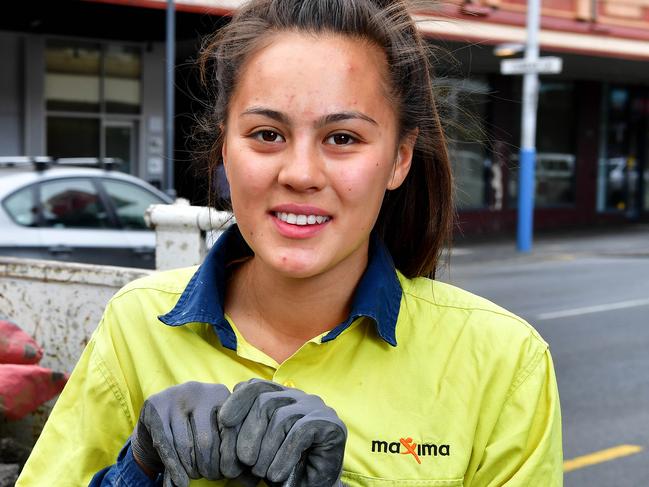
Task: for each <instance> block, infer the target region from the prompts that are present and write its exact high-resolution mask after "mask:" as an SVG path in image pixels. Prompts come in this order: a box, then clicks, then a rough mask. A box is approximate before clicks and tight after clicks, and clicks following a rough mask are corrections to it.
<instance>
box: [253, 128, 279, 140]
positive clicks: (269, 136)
mask: <svg viewBox="0 0 649 487" xmlns="http://www.w3.org/2000/svg"><path fill="white" fill-rule="evenodd" d="M252 137H253V138H254V139H257V140H260V141H263V142H284V137H282V136H281V135H280V134H279V133H277V132H274V131H272V130H260V131H259V132H255V133H254V134H252Z"/></svg>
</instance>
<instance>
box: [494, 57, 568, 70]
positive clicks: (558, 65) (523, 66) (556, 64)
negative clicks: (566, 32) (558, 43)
mask: <svg viewBox="0 0 649 487" xmlns="http://www.w3.org/2000/svg"><path fill="white" fill-rule="evenodd" d="M562 68H563V59H561V58H560V57H555V56H546V57H540V58H538V59H537V60H535V61H530V60H528V59H525V58H523V59H503V60H502V61H501V62H500V72H501V74H533V73H538V74H557V73H560V72H561V69H562Z"/></svg>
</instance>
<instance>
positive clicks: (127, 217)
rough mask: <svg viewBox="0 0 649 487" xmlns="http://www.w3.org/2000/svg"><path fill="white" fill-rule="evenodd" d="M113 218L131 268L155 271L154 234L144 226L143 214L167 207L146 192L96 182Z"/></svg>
mask: <svg viewBox="0 0 649 487" xmlns="http://www.w3.org/2000/svg"><path fill="white" fill-rule="evenodd" d="M99 181H100V182H101V185H102V186H103V190H104V192H105V194H106V196H107V199H108V200H109V201H110V203H111V205H112V208H113V211H114V212H115V215H116V216H117V220H118V224H119V225H120V227H121V228H122V232H123V235H124V239H126V241H128V242H129V244H130V246H131V260H130V262H131V264H130V265H131V266H132V267H144V268H149V269H153V268H155V232H154V231H153V230H151V229H149V228H148V227H147V226H146V224H145V222H144V212H145V211H146V209H147V208H148V207H149V206H150V205H154V204H167V203H169V202H168V201H165V200H163V199H162V198H161V197H160V196H158V195H156V194H155V193H153V192H151V191H149V190H148V189H147V188H145V187H143V186H140V185H137V184H134V183H131V182H129V181H120V180H116V179H109V178H101V179H100V180H99Z"/></svg>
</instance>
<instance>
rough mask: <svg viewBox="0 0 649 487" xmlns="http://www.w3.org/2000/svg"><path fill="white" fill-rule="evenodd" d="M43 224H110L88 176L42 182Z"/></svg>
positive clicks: (72, 225)
mask: <svg viewBox="0 0 649 487" xmlns="http://www.w3.org/2000/svg"><path fill="white" fill-rule="evenodd" d="M40 198H41V207H42V215H43V226H44V227H53V228H109V227H111V226H112V225H111V222H110V218H109V215H108V212H107V211H106V207H105V206H104V204H103V203H102V202H101V199H100V198H99V193H98V192H97V190H96V188H95V186H94V185H93V184H92V182H91V181H90V180H89V179H83V178H70V179H60V180H55V181H47V182H44V183H42V184H41V194H40Z"/></svg>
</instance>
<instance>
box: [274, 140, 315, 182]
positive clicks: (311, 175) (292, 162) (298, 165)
mask: <svg viewBox="0 0 649 487" xmlns="http://www.w3.org/2000/svg"><path fill="white" fill-rule="evenodd" d="M278 181H279V184H281V185H282V186H285V187H287V188H290V189H292V190H293V191H317V190H320V189H322V188H323V187H324V185H325V183H326V174H325V167H324V160H323V158H322V154H320V153H319V151H318V150H317V147H314V145H313V144H312V143H308V142H298V143H294V145H293V147H292V148H291V150H288V151H286V152H285V158H284V159H283V161H282V166H281V169H280V171H279V175H278Z"/></svg>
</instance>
